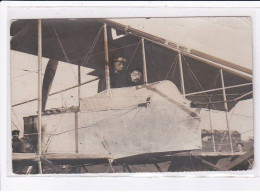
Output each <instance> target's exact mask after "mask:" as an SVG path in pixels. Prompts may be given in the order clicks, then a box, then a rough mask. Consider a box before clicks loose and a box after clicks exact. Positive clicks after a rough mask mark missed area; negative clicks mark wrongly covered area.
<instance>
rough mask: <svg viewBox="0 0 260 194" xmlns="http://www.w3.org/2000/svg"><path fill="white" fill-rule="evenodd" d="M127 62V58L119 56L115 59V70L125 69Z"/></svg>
mask: <svg viewBox="0 0 260 194" xmlns="http://www.w3.org/2000/svg"><path fill="white" fill-rule="evenodd" d="M125 64H126V60H125V58H123V57H119V58H117V59H115V61H114V67H115V71H123V70H124V66H125Z"/></svg>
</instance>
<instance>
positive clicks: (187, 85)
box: [10, 19, 254, 174]
mask: <svg viewBox="0 0 260 194" xmlns="http://www.w3.org/2000/svg"><path fill="white" fill-rule="evenodd" d="M10 33H11V36H12V39H11V50H15V51H19V52H23V53H27V54H31V55H36V56H38V66H39V71H38V98H37V99H32V100H30V101H26V102H21V103H18V104H13V105H12V106H13V107H15V106H20V105H22V104H25V103H29V102H31V101H36V100H37V101H38V112H37V115H31V116H29V117H25V118H24V136H25V137H26V138H27V139H28V142H29V143H30V145H31V146H32V148H33V150H34V151H35V153H13V158H12V161H13V166H14V167H17V166H18V167H19V168H20V167H21V166H22V167H26V169H27V170H26V171H23V172H21V171H19V170H18V171H19V172H18V171H16V173H17V172H18V174H19V173H21V174H23V173H30V172H31V173H32V172H34V173H40V174H42V173H43V174H44V173H82V172H83V173H88V172H95V173H97V172H151V171H159V172H170V171H186V170H188V171H192V170H232V169H236V168H238V166H241V165H244V163H245V161H247V160H248V159H250V158H252V157H253V155H254V152H253V148H252V149H250V151H248V152H235V151H234V146H235V145H234V144H235V143H234V141H233V140H232V132H231V130H230V128H229V123H228V122H229V121H228V119H227V120H226V121H227V126H228V130H227V131H226V132H225V136H226V138H227V142H228V146H227V150H228V151H226V152H219V151H218V150H216V149H215V148H216V147H215V146H216V145H217V143H216V142H214V132H213V129H212V131H211V133H210V136H211V137H212V145H211V148H212V150H210V151H205V150H204V149H203V147H202V136H201V131H200V129H199V125H200V121H201V118H200V114H199V110H200V109H207V110H209V111H210V110H219V111H224V112H225V113H226V117H227V112H228V111H230V110H231V109H232V108H233V107H234V106H236V104H237V103H238V102H239V101H242V100H246V99H250V98H252V97H253V87H252V71H251V70H250V69H247V68H245V67H241V66H239V65H236V64H234V63H231V62H229V61H225V60H223V59H219V58H217V57H214V56H211V55H208V54H206V53H203V52H201V51H198V50H195V49H190V48H187V47H185V46H183V45H179V44H178V43H176V42H171V41H168V40H166V39H163V38H160V37H157V36H154V35H152V34H148V33H145V32H143V31H140V30H137V29H134V28H132V27H130V26H128V25H123V24H120V23H117V22H115V21H112V20H108V19H39V20H36V19H32V20H31V19H30V20H17V21H14V22H12V24H11V29H10ZM115 56H121V57H124V58H126V59H127V66H126V70H130V69H135V68H139V69H142V72H143V76H142V79H143V82H142V84H140V85H137V86H129V87H122V88H112V87H111V86H110V72H111V71H113V65H112V61H113V59H114V57H115ZM42 57H45V58H48V59H49V62H48V64H47V67H46V70H45V72H44V77H43V79H42V69H41V64H42ZM59 61H62V62H67V63H70V64H72V65H76V66H77V67H78V84H77V85H76V86H73V87H70V88H67V89H65V90H70V89H72V88H78V94H79V104H78V105H77V106H74V107H69V108H56V109H51V110H46V103H47V102H48V96H51V95H54V94H53V93H50V89H51V86H52V82H53V80H54V77H55V73H56V70H57V67H58V65H59ZM82 68H91V69H93V71H91V72H90V73H89V75H92V76H95V77H96V78H95V79H93V80H90V81H87V82H82V81H81V69H82ZM101 77H105V80H106V90H105V91H102V92H100V93H97V94H96V95H94V96H91V97H81V96H80V92H81V90H80V86H82V85H85V84H89V83H91V82H93V81H96V80H98V79H100V78H101ZM42 80H43V81H42ZM63 91H64V90H63ZM59 92H62V91H59ZM56 93H58V92H56ZM57 118H60V119H59V124H57V123H55V122H53V120H55V119H56V120H57ZM223 139H225V138H223ZM219 143H221V142H219ZM226 158H229V163H228V164H227V165H226V166H224V167H223V166H220V165H219V164H218V162H219V161H220V160H221V159H226ZM163 163H168V164H169V165H168V166H167V168H166V167H164V166H163V165H161V164H163ZM144 166H146V167H147V168H145V167H144ZM18 167H17V168H18ZM152 167H155V170H154V169H153V170H152ZM246 168H247V167H245V169H246ZM28 169H30V170H29V171H28ZM32 169H33V170H32ZM185 169H186V170H185ZM14 172H15V171H14Z"/></svg>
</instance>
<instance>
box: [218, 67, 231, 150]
mask: <svg viewBox="0 0 260 194" xmlns="http://www.w3.org/2000/svg"><path fill="white" fill-rule="evenodd" d="M220 75H221V83H222V90H223V99H224V107H225V115H226V121H227V128H228V135H229V141H230V150H231V153H232V154H233V145H232V139H231V131H230V126H229V120H228V113H227V111H228V106H227V97H226V90H225V82H224V77H223V71H222V69H220Z"/></svg>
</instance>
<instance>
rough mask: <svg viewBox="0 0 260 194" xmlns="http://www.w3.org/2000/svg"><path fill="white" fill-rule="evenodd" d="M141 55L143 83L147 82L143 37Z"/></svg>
mask: <svg viewBox="0 0 260 194" xmlns="http://www.w3.org/2000/svg"><path fill="white" fill-rule="evenodd" d="M142 55H143V74H144V84H147V83H148V81H147V70H146V58H145V47H144V38H142Z"/></svg>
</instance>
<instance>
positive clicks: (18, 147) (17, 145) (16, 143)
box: [12, 130, 23, 153]
mask: <svg viewBox="0 0 260 194" xmlns="http://www.w3.org/2000/svg"><path fill="white" fill-rule="evenodd" d="M19 135H20V131H19V130H13V131H12V148H13V153H22V146H23V142H22V140H21V139H20V138H19Z"/></svg>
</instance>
